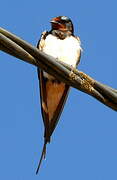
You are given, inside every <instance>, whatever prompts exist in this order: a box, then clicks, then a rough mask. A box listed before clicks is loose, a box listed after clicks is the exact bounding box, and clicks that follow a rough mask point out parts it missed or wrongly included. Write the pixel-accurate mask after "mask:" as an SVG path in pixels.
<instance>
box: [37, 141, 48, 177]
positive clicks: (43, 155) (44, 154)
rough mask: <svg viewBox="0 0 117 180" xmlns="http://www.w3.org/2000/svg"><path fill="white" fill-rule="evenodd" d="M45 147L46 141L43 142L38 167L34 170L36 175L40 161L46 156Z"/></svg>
mask: <svg viewBox="0 0 117 180" xmlns="http://www.w3.org/2000/svg"><path fill="white" fill-rule="evenodd" d="M46 145H47V141H45V142H44V145H43V149H42V153H41V157H40V160H39V164H38V167H37V170H36V174H38V172H39V169H40V166H41V163H42V160H43V159H45V156H46Z"/></svg>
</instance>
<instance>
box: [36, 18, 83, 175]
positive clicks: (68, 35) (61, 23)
mask: <svg viewBox="0 0 117 180" xmlns="http://www.w3.org/2000/svg"><path fill="white" fill-rule="evenodd" d="M50 23H51V30H50V31H49V32H48V31H45V32H43V33H42V35H41V39H40V40H39V42H38V44H37V48H38V49H39V50H41V51H43V52H44V53H46V54H48V55H51V56H53V57H54V58H55V59H57V60H58V61H62V62H64V63H67V64H68V65H71V66H72V67H76V66H77V65H78V64H79V62H80V56H81V46H80V39H79V37H76V36H74V27H73V24H72V21H71V20H70V19H69V18H68V17H66V16H58V17H55V18H53V19H52V20H51V21H50ZM38 77H39V84H40V99H41V111H42V117H43V123H44V130H45V132H44V145H43V150H42V154H41V158H40V161H39V164H38V168H37V171H36V174H37V173H38V171H39V168H40V165H41V162H42V159H43V158H45V154H46V145H47V143H49V142H50V138H51V135H52V133H53V131H54V129H55V127H56V125H57V123H58V120H59V118H60V115H61V112H62V110H63V108H64V105H65V102H66V99H67V96H68V92H69V88H70V87H69V86H68V85H66V84H65V83H63V82H60V81H59V80H57V79H56V78H55V77H53V76H51V75H50V74H48V73H47V72H44V71H43V70H41V69H39V68H38Z"/></svg>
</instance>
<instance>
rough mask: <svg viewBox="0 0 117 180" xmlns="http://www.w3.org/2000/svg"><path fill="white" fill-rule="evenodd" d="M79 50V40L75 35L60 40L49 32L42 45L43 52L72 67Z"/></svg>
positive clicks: (76, 59) (74, 64)
mask: <svg viewBox="0 0 117 180" xmlns="http://www.w3.org/2000/svg"><path fill="white" fill-rule="evenodd" d="M80 50H81V47H80V42H79V41H78V40H77V39H76V38H75V37H73V36H71V37H67V38H65V39H64V40H61V39H58V38H57V37H55V36H53V35H51V34H50V35H48V36H47V37H46V39H45V43H44V47H43V52H45V53H46V54H49V55H51V56H53V57H54V58H56V59H58V60H60V61H63V62H65V63H67V64H69V65H72V66H73V67H75V66H76V63H77V61H78V58H79V56H80Z"/></svg>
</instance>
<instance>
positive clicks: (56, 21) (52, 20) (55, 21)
mask: <svg viewBox="0 0 117 180" xmlns="http://www.w3.org/2000/svg"><path fill="white" fill-rule="evenodd" d="M58 20H59V19H58V18H57V17H56V18H53V19H51V21H50V23H53V24H59V22H58Z"/></svg>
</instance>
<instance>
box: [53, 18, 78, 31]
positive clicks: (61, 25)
mask: <svg viewBox="0 0 117 180" xmlns="http://www.w3.org/2000/svg"><path fill="white" fill-rule="evenodd" d="M50 22H51V24H52V30H59V31H63V32H67V31H69V32H71V34H73V33H74V28H73V24H72V21H71V20H70V19H69V18H68V17H66V16H58V17H55V18H53V19H52V20H51V21H50Z"/></svg>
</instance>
